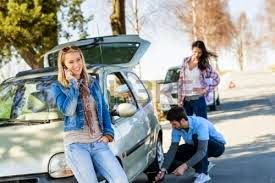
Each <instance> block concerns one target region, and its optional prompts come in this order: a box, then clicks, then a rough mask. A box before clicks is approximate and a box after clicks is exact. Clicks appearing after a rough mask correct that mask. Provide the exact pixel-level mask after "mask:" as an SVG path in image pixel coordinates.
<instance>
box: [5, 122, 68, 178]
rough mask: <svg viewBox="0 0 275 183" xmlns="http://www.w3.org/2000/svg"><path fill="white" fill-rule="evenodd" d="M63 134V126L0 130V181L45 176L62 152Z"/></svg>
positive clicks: (61, 124) (60, 123) (37, 126)
mask: <svg viewBox="0 0 275 183" xmlns="http://www.w3.org/2000/svg"><path fill="white" fill-rule="evenodd" d="M62 132H63V123H62V122H53V123H48V124H36V125H16V126H10V125H9V126H4V127H0V144H1V146H0V162H1V163H0V177H6V176H15V175H23V174H25V175H26V174H35V173H46V172H48V163H49V160H50V158H51V157H52V156H53V155H54V154H56V153H58V152H62V151H63V133H62ZM49 137H50V138H49Z"/></svg>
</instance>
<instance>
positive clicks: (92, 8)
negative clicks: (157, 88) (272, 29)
mask: <svg viewBox="0 0 275 183" xmlns="http://www.w3.org/2000/svg"><path fill="white" fill-rule="evenodd" d="M106 2H107V3H109V4H107V5H106ZM165 2H166V0H139V1H138V3H139V5H140V13H141V14H143V15H144V12H147V11H152V12H153V13H152V14H150V19H148V20H150V21H149V22H148V23H147V24H145V25H144V26H145V28H144V29H146V31H142V32H141V34H140V36H141V37H142V38H143V39H146V40H148V41H150V42H151V45H150V47H149V49H148V50H147V52H146V53H145V55H144V56H143V58H142V60H141V62H140V63H141V74H142V75H141V78H142V79H146V80H161V79H164V77H165V73H166V71H167V69H168V68H169V67H172V66H176V65H180V64H181V62H182V60H183V58H184V57H186V56H189V55H190V54H191V48H190V44H191V42H190V41H188V40H187V38H186V37H185V35H184V33H183V32H181V30H180V29H179V28H178V27H179V25H178V24H177V22H176V17H175V15H174V13H173V11H168V12H165V10H164V9H162V8H165V9H167V7H166V6H165V7H163V6H162V5H163V4H165ZM170 2H178V0H169V3H170ZM262 7H263V0H229V11H230V14H231V16H232V17H234V18H236V17H238V15H239V14H240V13H241V12H242V11H245V12H246V13H247V15H248V18H249V19H253V18H255V16H256V14H257V13H259V10H260V9H262ZM82 8H83V10H84V13H85V15H87V16H88V15H89V14H90V13H92V14H93V15H94V20H93V21H91V22H90V23H89V24H88V31H89V33H90V37H97V36H105V35H111V34H112V32H111V28H110V23H109V22H110V20H109V17H110V14H111V11H112V10H111V0H105V1H102V0H86V1H85V3H84V4H83V5H82ZM163 10H164V11H163ZM160 12H162V15H161V14H160ZM152 25H153V26H152ZM127 33H128V34H133V33H134V32H133V31H131V28H129V27H128V28H127ZM75 35H77V34H75ZM77 39H78V37H77V36H74V37H72V38H71V41H73V40H77ZM64 42H67V40H65V39H60V41H59V43H64ZM221 55H222V56H221ZM221 55H219V59H220V60H219V65H220V67H221V68H222V69H225V70H230V69H237V68H238V66H237V64H236V63H234V62H232V59H234V58H233V56H232V55H231V54H230V53H227V52H224V53H222V54H221ZM14 62H15V61H14ZM11 64H14V63H11ZM14 65H16V64H14ZM9 67H10V66H9V65H7V66H6V68H5V67H4V68H3V69H1V70H2V71H0V72H3V71H5V70H10V69H7V68H9ZM26 68H28V67H27V66H26V64H25V65H24V64H21V65H20V68H18V69H15V70H14V73H16V72H18V71H21V70H24V69H26ZM138 73H139V72H138ZM0 74H1V73H0ZM10 75H12V72H9V73H8V76H10Z"/></svg>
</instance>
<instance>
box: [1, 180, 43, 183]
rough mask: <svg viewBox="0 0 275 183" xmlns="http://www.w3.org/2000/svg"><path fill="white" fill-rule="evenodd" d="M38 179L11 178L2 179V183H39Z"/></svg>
mask: <svg viewBox="0 0 275 183" xmlns="http://www.w3.org/2000/svg"><path fill="white" fill-rule="evenodd" d="M37 182H38V181H37V179H24V180H9V181H1V180H0V183H37Z"/></svg>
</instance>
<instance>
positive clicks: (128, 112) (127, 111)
mask: <svg viewBox="0 0 275 183" xmlns="http://www.w3.org/2000/svg"><path fill="white" fill-rule="evenodd" d="M136 112H137V107H136V106H135V105H133V104H130V103H121V104H119V105H118V106H117V107H116V109H114V110H113V111H112V112H111V115H112V116H120V117H131V116H133V115H134V114H135V113H136Z"/></svg>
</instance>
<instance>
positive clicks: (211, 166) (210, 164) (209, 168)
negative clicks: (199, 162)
mask: <svg viewBox="0 0 275 183" xmlns="http://www.w3.org/2000/svg"><path fill="white" fill-rule="evenodd" d="M214 166H215V164H214V163H212V162H211V161H209V164H208V168H207V172H208V173H209V172H210V170H211V168H213V167H214Z"/></svg>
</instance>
